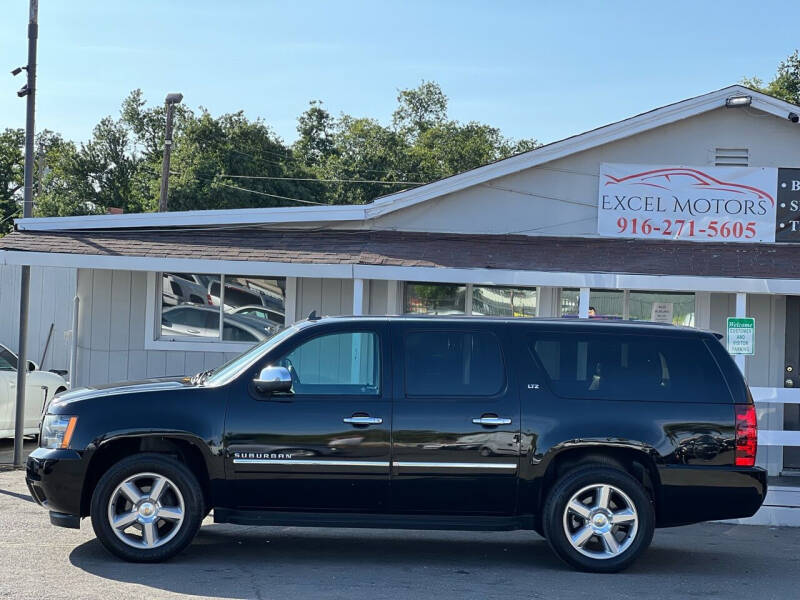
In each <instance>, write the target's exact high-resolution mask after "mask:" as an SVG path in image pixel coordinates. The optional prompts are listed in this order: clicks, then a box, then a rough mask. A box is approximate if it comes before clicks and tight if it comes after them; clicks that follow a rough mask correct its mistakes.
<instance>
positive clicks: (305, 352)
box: [276, 332, 380, 395]
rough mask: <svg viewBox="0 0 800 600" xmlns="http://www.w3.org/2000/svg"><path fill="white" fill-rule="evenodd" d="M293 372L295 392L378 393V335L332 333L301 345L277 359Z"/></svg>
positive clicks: (332, 393)
mask: <svg viewBox="0 0 800 600" xmlns="http://www.w3.org/2000/svg"><path fill="white" fill-rule="evenodd" d="M276 364H279V365H282V366H284V367H286V368H287V369H289V371H290V372H291V373H292V380H293V382H294V383H293V385H292V390H293V391H294V393H295V394H310V395H377V394H378V393H379V392H380V351H379V344H378V336H377V335H375V334H374V333H369V332H347V333H332V334H329V335H322V336H319V337H315V338H313V339H311V340H308V341H307V342H304V343H302V344H300V346H298V347H297V348H295V349H294V350H292V351H291V352H289V353H288V354H287V355H285V356H284V357H283V358H282V359H280V360H279V361H277V362H276Z"/></svg>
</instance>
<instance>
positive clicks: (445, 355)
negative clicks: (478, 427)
mask: <svg viewBox="0 0 800 600" xmlns="http://www.w3.org/2000/svg"><path fill="white" fill-rule="evenodd" d="M405 341H406V347H405V367H406V371H405V372H406V394H407V395H408V396H493V395H495V394H497V393H498V392H500V390H501V389H502V388H503V385H504V383H505V368H504V366H503V356H502V353H501V351H500V344H499V343H498V341H497V338H496V337H495V336H494V335H492V334H491V333H485V332H480V333H478V332H463V331H420V332H415V333H409V334H408V335H407V336H406V340H405Z"/></svg>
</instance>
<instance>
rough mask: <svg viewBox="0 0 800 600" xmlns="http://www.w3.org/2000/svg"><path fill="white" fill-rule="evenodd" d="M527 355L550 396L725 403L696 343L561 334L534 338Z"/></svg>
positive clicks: (726, 395) (724, 392) (717, 376)
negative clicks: (542, 375) (546, 381)
mask: <svg viewBox="0 0 800 600" xmlns="http://www.w3.org/2000/svg"><path fill="white" fill-rule="evenodd" d="M528 350H529V352H530V353H531V354H532V355H533V356H535V357H536V359H538V361H539V363H540V364H541V365H542V367H543V368H544V370H545V372H546V373H547V376H548V379H549V383H550V387H551V389H552V391H553V392H554V393H555V394H557V395H559V396H564V397H567V398H599V399H605V400H643V401H675V402H730V392H729V391H728V388H727V386H726V384H725V381H724V380H723V378H722V374H721V373H720V370H719V368H718V367H717V364H716V362H715V361H714V359H713V357H712V356H711V354H710V352H709V350H708V348H707V347H706V345H705V344H704V343H703V342H702V340H700V339H691V338H671V337H660V336H638V335H612V334H586V333H563V334H543V335H539V334H537V335H533V336H530V337H529V338H528Z"/></svg>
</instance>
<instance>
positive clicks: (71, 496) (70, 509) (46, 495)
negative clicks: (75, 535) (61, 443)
mask: <svg viewBox="0 0 800 600" xmlns="http://www.w3.org/2000/svg"><path fill="white" fill-rule="evenodd" d="M85 475H86V465H85V461H84V460H83V456H82V455H81V453H79V452H77V451H75V450H62V449H54V450H50V449H47V448H37V449H36V450H34V451H33V452H32V453H31V454H30V456H28V461H27V463H26V474H25V483H27V484H28V490H29V491H30V493H31V496H33V499H34V500H36V502H37V503H38V504H39V505H41V506H43V507H44V508H46V509H48V510H50V511H51V512H52V513H56V519H55V520H54V519H53V518H51V522H52V523H53V524H54V525H58V524H60V523H57V522H56V521H59V520H60V522H68V521H69V522H71V523H73V525H74V521H72V520H69V519H66V517H68V516H71V517H75V518H79V517H80V515H81V493H82V490H83V480H84V477H85ZM59 514H60V515H64V517H58V515H59Z"/></svg>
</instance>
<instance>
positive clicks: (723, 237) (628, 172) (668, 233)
mask: <svg viewBox="0 0 800 600" xmlns="http://www.w3.org/2000/svg"><path fill="white" fill-rule="evenodd" d="M777 182H778V169H776V168H772V167H683V166H678V167H672V166H663V165H661V166H656V165H627V164H616V163H603V164H602V165H601V166H600V183H599V194H598V205H597V209H598V210H597V231H598V233H599V234H600V235H603V236H608V237H624V238H648V239H673V240H686V241H695V242H751V243H752V242H774V241H775V226H776V223H775V221H776V196H777V187H778V183H777Z"/></svg>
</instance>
